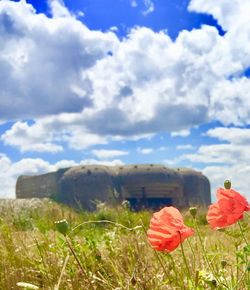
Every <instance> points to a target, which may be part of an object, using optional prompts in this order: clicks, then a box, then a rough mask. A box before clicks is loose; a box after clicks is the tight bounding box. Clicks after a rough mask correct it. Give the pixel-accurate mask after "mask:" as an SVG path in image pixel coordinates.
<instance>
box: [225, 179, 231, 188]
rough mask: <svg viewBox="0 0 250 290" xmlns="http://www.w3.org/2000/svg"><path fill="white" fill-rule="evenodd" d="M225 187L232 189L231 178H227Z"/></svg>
mask: <svg viewBox="0 0 250 290" xmlns="http://www.w3.org/2000/svg"><path fill="white" fill-rule="evenodd" d="M224 187H225V189H230V188H231V181H230V180H225V182H224Z"/></svg>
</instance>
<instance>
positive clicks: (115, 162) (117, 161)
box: [80, 159, 124, 166]
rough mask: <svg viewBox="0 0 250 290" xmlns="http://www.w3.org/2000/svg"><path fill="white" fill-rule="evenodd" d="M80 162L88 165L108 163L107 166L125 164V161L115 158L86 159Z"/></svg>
mask: <svg viewBox="0 0 250 290" xmlns="http://www.w3.org/2000/svg"><path fill="white" fill-rule="evenodd" d="M80 164H87V165H93V164H96V165H106V166H119V165H124V162H123V161H121V160H120V159H114V160H96V159H85V160H82V161H81V162H80Z"/></svg>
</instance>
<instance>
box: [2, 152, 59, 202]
mask: <svg viewBox="0 0 250 290" xmlns="http://www.w3.org/2000/svg"><path fill="white" fill-rule="evenodd" d="M53 169H54V167H53V166H52V165H51V164H49V163H48V162H46V161H44V160H42V159H39V158H37V159H30V158H26V159H22V160H20V161H17V162H14V163H13V162H11V160H10V159H9V158H8V157H7V156H6V155H5V154H0V184H1V187H0V198H14V197H15V184H16V179H17V177H18V176H19V175H26V174H42V173H46V172H48V171H52V170H53Z"/></svg>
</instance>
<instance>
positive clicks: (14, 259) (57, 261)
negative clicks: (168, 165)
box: [0, 199, 250, 290]
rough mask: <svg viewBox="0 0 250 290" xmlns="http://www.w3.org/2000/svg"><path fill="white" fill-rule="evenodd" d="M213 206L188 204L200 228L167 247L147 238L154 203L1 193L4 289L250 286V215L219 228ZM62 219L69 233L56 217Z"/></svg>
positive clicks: (242, 289)
mask: <svg viewBox="0 0 250 290" xmlns="http://www.w3.org/2000/svg"><path fill="white" fill-rule="evenodd" d="M206 210H207V209H201V208H198V212H197V217H196V219H194V218H193V217H192V216H191V214H190V212H189V210H188V209H186V210H182V215H183V217H184V221H185V224H186V225H188V226H190V227H193V228H194V230H195V234H194V235H193V236H191V237H189V238H188V239H186V240H185V241H184V242H183V244H182V247H178V248H177V249H176V250H174V251H173V252H171V253H166V252H159V251H155V250H153V249H152V247H151V246H150V245H149V243H148V239H147V235H146V231H147V229H148V227H149V222H150V218H151V217H152V212H151V211H141V212H134V211H132V210H130V209H129V207H128V206H127V205H125V206H118V207H108V206H106V205H105V204H98V209H97V210H96V211H95V212H86V211H83V210H76V209H72V208H68V207H66V206H64V205H60V204H57V203H55V202H52V201H50V200H47V199H44V200H38V199H32V200H26V201H25V200H19V201H1V202H0V257H1V259H0V289H3V290H9V289H53V290H56V289H75V290H79V289H90V290H94V289H100V290H101V289H103V290H109V289H112V290H115V289H116V290H122V289H128V290H130V289H131V290H132V289H145V290H147V289H149V290H157V289H171V290H174V289H197V290H201V289H231V290H236V289H237V290H247V289H250V265H249V260H250V258H249V257H250V247H249V244H247V240H248V241H249V240H250V231H249V221H250V218H249V215H248V214H247V213H245V218H244V220H242V221H241V222H240V223H241V228H240V227H239V225H238V224H237V223H236V224H235V225H232V226H230V227H228V228H227V229H223V230H219V231H218V230H217V231H215V230H211V229H210V227H209V225H208V224H207V221H206ZM63 219H66V220H67V222H68V225H69V229H67V230H68V231H67V235H63V234H62V233H61V232H63V230H61V232H60V228H59V231H58V228H57V227H56V225H55V222H56V221H60V220H63ZM241 230H242V231H243V232H244V233H245V237H244V238H243V237H242V234H241ZM197 231H198V233H199V235H198V234H197ZM182 251H183V252H182ZM204 251H205V253H204ZM183 253H184V257H183ZM183 258H184V259H183ZM25 283H26V284H25Z"/></svg>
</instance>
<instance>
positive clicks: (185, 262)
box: [179, 233, 195, 285]
mask: <svg viewBox="0 0 250 290" xmlns="http://www.w3.org/2000/svg"><path fill="white" fill-rule="evenodd" d="M179 235H180V241H181V234H180V233H179ZM180 244H181V253H182V257H183V261H184V264H185V265H186V268H187V274H188V278H189V280H190V281H191V283H192V284H193V285H195V283H194V281H193V279H192V276H191V272H190V269H189V266H188V262H187V259H186V255H185V252H184V248H183V245H182V242H181V243H180Z"/></svg>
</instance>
